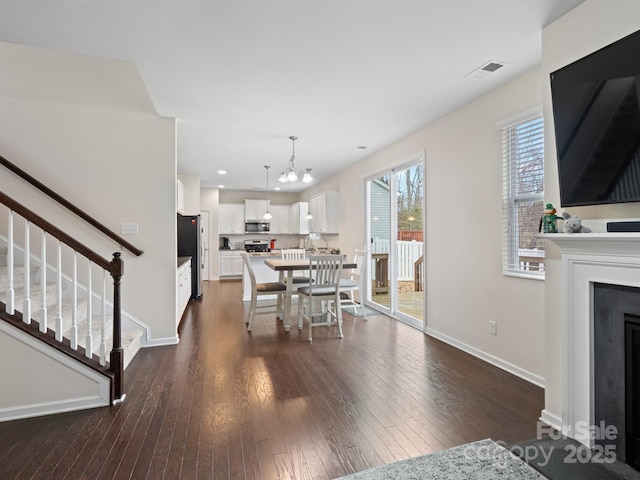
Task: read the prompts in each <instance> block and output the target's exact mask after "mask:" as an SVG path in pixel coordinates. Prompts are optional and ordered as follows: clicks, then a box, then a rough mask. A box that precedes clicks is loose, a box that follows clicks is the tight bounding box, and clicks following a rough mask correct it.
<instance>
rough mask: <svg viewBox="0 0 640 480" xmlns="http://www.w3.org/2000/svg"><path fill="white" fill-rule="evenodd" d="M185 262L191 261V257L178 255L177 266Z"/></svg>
mask: <svg viewBox="0 0 640 480" xmlns="http://www.w3.org/2000/svg"><path fill="white" fill-rule="evenodd" d="M187 262H191V257H178V268H180V267H181V266H182V265H184V264H185V263H187Z"/></svg>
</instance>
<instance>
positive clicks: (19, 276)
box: [0, 246, 143, 368]
mask: <svg viewBox="0 0 640 480" xmlns="http://www.w3.org/2000/svg"><path fill="white" fill-rule="evenodd" d="M6 253H7V247H6V246H0V299H2V300H3V301H5V296H6V291H7V289H8V287H9V280H8V268H7V266H6V265H7V261H6V256H7V255H6ZM39 269H40V267H39V265H37V264H32V265H31V276H30V289H29V296H30V298H31V317H32V318H33V319H34V320H36V321H41V318H42V283H41V282H40V278H39ZM46 285H47V288H46V298H45V302H46V305H47V325H48V328H51V329H54V330H55V327H56V324H55V323H56V318H57V316H58V306H57V298H58V297H57V284H56V283H55V282H51V283H47V284H46ZM13 290H14V302H15V303H14V307H15V309H16V310H17V311H18V312H21V313H22V312H23V310H24V293H25V292H24V267H23V266H20V265H15V266H14V267H13ZM68 294H69V292H68V291H66V290H65V289H64V287H63V296H64V295H68ZM73 308H74V307H73V300H72V299H69V298H63V299H62V303H61V306H60V314H61V317H62V335H63V336H64V337H65V338H68V339H69V338H70V337H71V335H70V334H71V329H72V317H73V315H72V314H73ZM93 313H94V314H93V315H92V322H91V332H92V334H91V345H92V351H93V353H94V354H95V355H99V354H100V345H101V322H102V315H101V314H96V312H93ZM76 315H77V331H78V337H77V340H78V345H79V346H82V347H85V346H86V345H85V344H86V335H87V325H88V323H87V300H86V299H84V298H78V299H77V304H76ZM105 320H106V328H105V333H106V335H105V344H106V352H107V356H106V359H107V361H109V352H110V351H111V348H112V345H113V341H112V340H113V339H112V338H111V337H112V333H113V329H112V328H113V316H112V315H111V314H107V315H106V317H105ZM142 338H143V332H142V331H141V330H137V329H136V330H123V331H122V339H121V341H122V347H123V350H124V357H125V362H124V366H125V368H126V367H127V366H128V365H129V363H130V362H131V360H132V359H133V357H134V356H135V355H136V353H137V352H138V350H139V349H140V348H141V345H142Z"/></svg>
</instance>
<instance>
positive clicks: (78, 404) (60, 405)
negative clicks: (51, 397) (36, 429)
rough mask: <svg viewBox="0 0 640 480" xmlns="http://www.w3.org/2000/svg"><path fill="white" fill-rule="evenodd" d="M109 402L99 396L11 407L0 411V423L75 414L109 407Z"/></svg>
mask: <svg viewBox="0 0 640 480" xmlns="http://www.w3.org/2000/svg"><path fill="white" fill-rule="evenodd" d="M108 406H109V401H106V402H105V400H104V399H103V398H100V397H99V396H95V397H86V398H75V399H70V400H62V401H59V402H50V403H40V404H34V405H26V406H23V405H21V406H19V407H9V408H3V409H0V422H8V421H10V420H19V419H21V418H31V417H41V416H43V415H53V414H56V413H65V412H73V411H76V410H87V409H89V408H97V407H108Z"/></svg>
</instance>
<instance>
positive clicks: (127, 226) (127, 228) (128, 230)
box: [120, 223, 138, 235]
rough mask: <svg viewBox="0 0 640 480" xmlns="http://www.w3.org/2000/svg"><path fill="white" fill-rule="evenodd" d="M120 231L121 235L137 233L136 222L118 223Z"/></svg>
mask: <svg viewBox="0 0 640 480" xmlns="http://www.w3.org/2000/svg"><path fill="white" fill-rule="evenodd" d="M120 233H121V234H122V235H137V234H138V224H137V223H123V224H121V225H120Z"/></svg>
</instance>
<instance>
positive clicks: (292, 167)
mask: <svg viewBox="0 0 640 480" xmlns="http://www.w3.org/2000/svg"><path fill="white" fill-rule="evenodd" d="M289 139H290V140H291V158H290V159H289V164H288V166H287V168H286V169H285V170H283V171H282V174H281V175H280V178H278V181H279V182H280V183H287V182H297V181H298V172H301V171H303V170H304V175H303V176H302V182H303V183H311V182H313V177H312V176H311V169H310V168H305V169H302V168H301V169H299V170H296V140H297V139H298V137H296V136H295V135H292V136H290V137H289Z"/></svg>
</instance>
